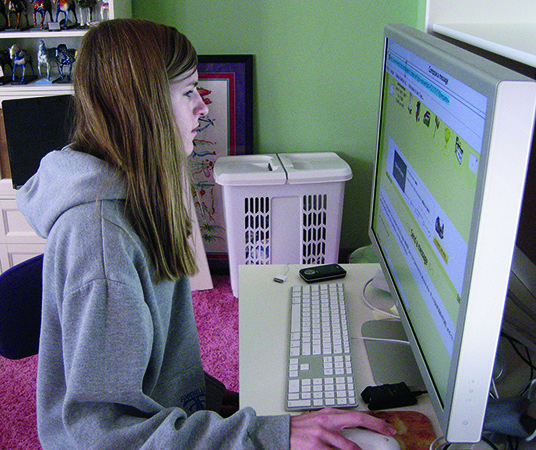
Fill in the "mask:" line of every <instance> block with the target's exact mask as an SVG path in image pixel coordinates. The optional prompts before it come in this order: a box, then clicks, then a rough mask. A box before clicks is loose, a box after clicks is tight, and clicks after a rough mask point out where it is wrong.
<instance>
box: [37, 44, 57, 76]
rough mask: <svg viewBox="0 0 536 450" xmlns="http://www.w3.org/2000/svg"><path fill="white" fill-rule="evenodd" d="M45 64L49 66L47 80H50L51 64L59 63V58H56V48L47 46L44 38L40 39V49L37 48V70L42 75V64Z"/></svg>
mask: <svg viewBox="0 0 536 450" xmlns="http://www.w3.org/2000/svg"><path fill="white" fill-rule="evenodd" d="M42 64H45V65H46V67H47V80H48V81H50V66H51V65H52V64H56V65H58V59H57V58H56V49H55V48H47V47H46V45H45V41H44V40H43V39H40V40H39V49H38V50H37V70H38V71H39V76H42V75H41V65H42Z"/></svg>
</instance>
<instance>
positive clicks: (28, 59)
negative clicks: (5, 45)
mask: <svg viewBox="0 0 536 450" xmlns="http://www.w3.org/2000/svg"><path fill="white" fill-rule="evenodd" d="M9 55H10V56H11V60H12V61H13V75H12V76H11V79H12V81H15V72H17V66H21V67H22V77H21V79H20V82H21V83H24V75H25V73H26V65H27V64H28V65H29V66H30V68H31V69H32V73H33V74H34V75H35V70H34V68H33V66H32V55H30V53H28V52H27V51H25V50H22V49H20V48H19V46H18V45H17V44H14V45H12V46H11V47H10V48H9Z"/></svg>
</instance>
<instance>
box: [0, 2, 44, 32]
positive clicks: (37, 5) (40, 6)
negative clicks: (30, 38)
mask: <svg viewBox="0 0 536 450" xmlns="http://www.w3.org/2000/svg"><path fill="white" fill-rule="evenodd" d="M0 1H1V0H0ZM31 1H32V2H33V4H34V9H33V20H34V26H37V14H40V15H41V25H39V28H43V27H44V26H45V18H46V15H47V13H48V14H49V16H50V21H51V22H52V0H31Z"/></svg>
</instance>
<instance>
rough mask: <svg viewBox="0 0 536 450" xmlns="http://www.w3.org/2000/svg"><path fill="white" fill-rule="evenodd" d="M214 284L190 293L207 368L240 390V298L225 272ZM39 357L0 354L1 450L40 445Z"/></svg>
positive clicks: (33, 449) (22, 449) (23, 449)
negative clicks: (13, 358)
mask: <svg viewBox="0 0 536 450" xmlns="http://www.w3.org/2000/svg"><path fill="white" fill-rule="evenodd" d="M213 281H214V289H213V290H210V291H201V292H194V294H193V300H194V309H195V316H196V320H197V325H198V328H199V339H200V342H201V357H202V358H203V364H204V366H205V370H206V371H207V372H208V373H210V374H211V375H213V376H214V377H216V378H218V379H219V380H221V381H222V382H223V383H225V385H226V386H227V388H228V389H231V390H234V391H238V299H237V298H235V297H234V296H233V294H232V291H231V286H230V282H229V277H228V276H214V277H213ZM36 371H37V356H35V357H30V358H26V359H23V360H19V361H10V360H8V359H5V358H2V357H0V450H41V446H40V445H39V441H38V438H37V431H36V417H35V376H36Z"/></svg>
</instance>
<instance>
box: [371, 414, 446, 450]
mask: <svg viewBox="0 0 536 450" xmlns="http://www.w3.org/2000/svg"><path fill="white" fill-rule="evenodd" d="M369 414H371V415H373V416H375V417H379V418H381V419H384V420H385V421H387V422H388V423H389V424H390V425H391V426H392V427H393V428H394V429H395V430H396V435H395V439H396V440H397V441H398V443H399V445H400V448H401V450H428V449H429V448H430V444H431V443H432V442H434V440H435V439H436V436H435V433H434V427H433V426H432V423H431V422H430V419H428V417H426V416H425V415H424V414H422V413H420V412H416V411H373V412H369Z"/></svg>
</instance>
